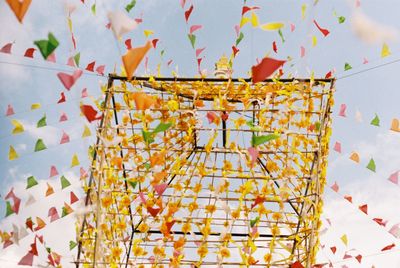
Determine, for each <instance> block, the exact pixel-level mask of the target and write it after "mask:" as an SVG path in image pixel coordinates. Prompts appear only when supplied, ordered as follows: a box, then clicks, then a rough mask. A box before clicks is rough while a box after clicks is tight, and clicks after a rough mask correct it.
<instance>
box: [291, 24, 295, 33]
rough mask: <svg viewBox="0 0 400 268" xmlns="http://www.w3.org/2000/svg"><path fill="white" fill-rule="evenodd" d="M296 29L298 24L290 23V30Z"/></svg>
mask: <svg viewBox="0 0 400 268" xmlns="http://www.w3.org/2000/svg"><path fill="white" fill-rule="evenodd" d="M295 29H296V25H294V24H293V23H291V24H290V31H291V32H294V30H295Z"/></svg>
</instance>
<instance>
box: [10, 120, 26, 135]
mask: <svg viewBox="0 0 400 268" xmlns="http://www.w3.org/2000/svg"><path fill="white" fill-rule="evenodd" d="M11 123H12V124H13V125H14V129H13V131H12V134H18V133H22V132H24V126H23V125H22V124H21V123H20V122H18V121H17V120H15V119H13V120H11Z"/></svg>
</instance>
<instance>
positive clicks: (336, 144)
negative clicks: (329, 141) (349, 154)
mask: <svg viewBox="0 0 400 268" xmlns="http://www.w3.org/2000/svg"><path fill="white" fill-rule="evenodd" d="M333 150H334V151H336V152H338V153H342V145H341V144H340V142H338V141H337V142H335V145H334V146H333Z"/></svg>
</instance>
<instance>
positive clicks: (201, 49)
mask: <svg viewBox="0 0 400 268" xmlns="http://www.w3.org/2000/svg"><path fill="white" fill-rule="evenodd" d="M204 49H206V48H205V47H203V48H198V49H196V58H198V57H199V56H200V54H201V53H202V52H203V51H204Z"/></svg>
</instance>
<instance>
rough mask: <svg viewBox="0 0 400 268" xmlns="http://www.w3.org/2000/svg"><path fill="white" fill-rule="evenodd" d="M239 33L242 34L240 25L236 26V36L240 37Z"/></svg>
mask: <svg viewBox="0 0 400 268" xmlns="http://www.w3.org/2000/svg"><path fill="white" fill-rule="evenodd" d="M239 32H240V25H235V33H236V36H239Z"/></svg>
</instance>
